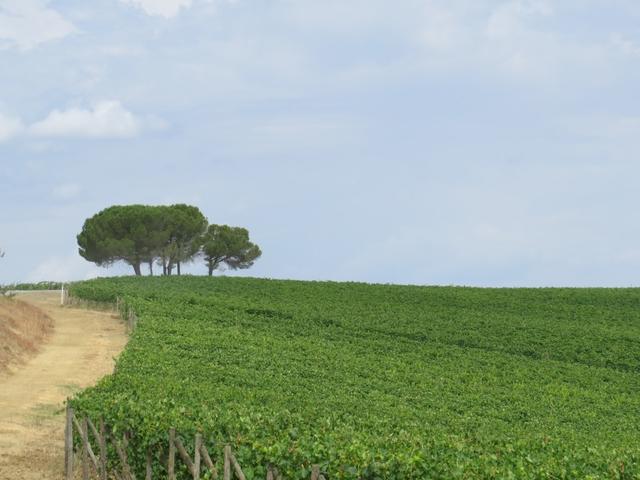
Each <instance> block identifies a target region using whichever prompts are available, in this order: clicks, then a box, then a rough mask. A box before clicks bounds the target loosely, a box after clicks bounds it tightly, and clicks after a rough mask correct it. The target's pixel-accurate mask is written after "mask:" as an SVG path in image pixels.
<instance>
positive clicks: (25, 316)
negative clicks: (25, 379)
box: [0, 297, 53, 375]
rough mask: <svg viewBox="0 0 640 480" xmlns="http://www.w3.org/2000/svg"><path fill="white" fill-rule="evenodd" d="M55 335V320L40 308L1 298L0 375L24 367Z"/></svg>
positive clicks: (12, 299)
mask: <svg viewBox="0 0 640 480" xmlns="http://www.w3.org/2000/svg"><path fill="white" fill-rule="evenodd" d="M52 331H53V320H52V319H51V317H49V316H48V315H47V314H45V313H44V312H43V311H42V310H40V309H39V308H36V307H34V306H33V305H30V304H28V303H25V302H22V301H20V300H17V299H14V298H7V297H0V375H6V374H7V373H10V370H11V369H15V368H16V367H19V365H20V364H24V362H25V360H27V359H28V358H29V357H31V356H33V355H34V354H35V353H36V352H37V351H38V350H39V348H40V346H41V345H42V343H43V342H45V341H46V339H47V338H48V337H49V336H50V335H51V333H52Z"/></svg>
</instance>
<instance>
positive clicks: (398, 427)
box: [72, 277, 640, 479]
mask: <svg viewBox="0 0 640 480" xmlns="http://www.w3.org/2000/svg"><path fill="white" fill-rule="evenodd" d="M72 293H73V294H74V295H76V296H79V297H82V298H85V299H90V300H97V301H111V302H114V301H115V300H116V297H118V296H119V297H122V298H123V300H124V302H125V304H126V305H128V306H129V307H130V308H133V309H134V310H135V312H136V313H137V315H138V318H139V322H138V327H137V329H136V330H135V332H134V334H133V335H132V338H131V340H130V342H129V344H128V346H127V347H126V349H125V351H124V353H123V354H122V356H121V357H120V358H119V360H118V362H117V367H116V373H115V374H114V375H112V376H110V377H107V378H106V379H104V380H103V381H102V382H100V384H99V385H98V386H97V387H95V388H91V389H88V390H86V391H84V392H83V393H81V394H80V395H79V396H77V397H76V398H75V399H74V401H73V405H74V406H75V407H76V408H77V409H78V410H79V411H81V412H86V413H89V414H90V415H91V416H92V417H94V418H97V417H98V416H104V417H105V418H106V420H107V422H108V423H110V424H112V425H114V426H115V427H116V429H120V430H121V429H131V430H133V431H134V432H135V435H134V437H133V438H132V439H131V446H130V448H131V449H132V452H144V449H145V448H146V447H147V446H150V445H153V446H155V447H158V445H160V446H162V444H163V442H165V441H166V437H167V431H168V429H169V428H170V427H176V428H177V429H178V431H179V432H180V433H181V434H182V435H183V436H184V437H185V439H186V441H185V444H187V445H190V444H191V443H192V440H191V436H192V435H193V434H194V433H195V432H196V431H201V432H204V434H205V438H206V439H207V442H208V443H209V444H210V445H214V447H216V448H218V447H220V448H221V445H223V444H224V443H227V442H228V443H231V444H232V445H233V446H234V449H235V450H236V451H237V452H238V453H237V456H238V459H239V460H240V463H241V464H242V465H243V468H244V467H245V465H249V466H251V468H248V469H247V471H246V472H245V473H246V474H247V478H248V479H251V478H265V467H266V465H267V464H269V463H270V464H273V465H276V466H277V467H278V468H279V470H280V471H281V472H283V473H284V475H285V478H305V476H306V478H308V474H309V468H310V464H312V463H319V464H320V465H321V466H322V470H323V472H324V473H325V475H326V477H327V478H328V479H338V478H339V479H358V478H366V479H375V478H383V479H419V478H488V477H500V478H587V477H589V478H637V477H638V476H639V475H640V464H639V463H638V462H639V459H640V445H639V444H638V442H637V432H638V431H639V429H640V381H639V380H640V377H639V374H640V308H639V307H640V290H637V289H475V288H453V287H451V288H450V287H446V288H445V287H413V286H394V285H365V284H356V283H323V282H296V281H275V280H258V279H240V278H214V279H206V278H195V277H192V278H189V277H182V278H176V277H173V278H172V277H169V278H142V279H136V278H120V279H103V280H96V281H90V282H83V283H79V284H76V285H74V286H73V288H72ZM132 457H133V460H132V461H133V462H134V463H135V468H137V469H138V471H139V472H140V475H141V476H142V475H143V473H144V465H143V460H144V458H143V457H144V455H140V454H138V455H137V456H136V454H135V453H132ZM160 460H161V458H160V457H158V459H157V463H156V464H155V465H154V469H155V471H156V472H159V471H163V469H164V467H163V466H162V465H161V461H160ZM218 460H219V458H218ZM184 478H186V477H184Z"/></svg>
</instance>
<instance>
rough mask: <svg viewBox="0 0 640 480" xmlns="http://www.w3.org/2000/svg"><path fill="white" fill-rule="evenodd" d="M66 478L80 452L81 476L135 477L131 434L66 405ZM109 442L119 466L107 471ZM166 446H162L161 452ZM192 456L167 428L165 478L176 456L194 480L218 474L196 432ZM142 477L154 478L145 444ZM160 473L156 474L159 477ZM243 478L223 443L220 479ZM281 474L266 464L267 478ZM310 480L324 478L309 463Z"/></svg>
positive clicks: (171, 478)
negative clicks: (113, 430) (77, 444)
mask: <svg viewBox="0 0 640 480" xmlns="http://www.w3.org/2000/svg"><path fill="white" fill-rule="evenodd" d="M74 433H77V435H78V436H79V438H80V452H77V451H75V449H74V439H75V438H76V437H75V436H74ZM90 434H91V435H92V436H93V438H94V439H95V442H97V446H98V451H97V452H94V451H93V447H92V446H91V441H90ZM64 438H65V479H66V480H73V479H74V474H75V468H76V457H77V456H78V455H79V456H80V462H79V463H80V466H81V469H82V480H90V479H91V478H97V479H99V480H108V478H109V475H111V476H112V478H115V479H116V480H136V477H135V475H134V472H133V471H132V469H131V464H130V461H129V457H128V454H127V446H128V444H129V439H130V438H131V434H130V433H129V432H124V433H123V434H122V439H121V440H120V439H118V438H116V437H115V436H114V435H112V434H111V433H110V429H108V428H107V427H106V426H105V424H104V421H103V420H102V419H100V421H99V423H98V428H96V426H95V424H94V423H93V422H92V421H91V419H90V418H89V417H88V416H86V415H85V416H81V417H78V415H77V414H76V412H75V411H74V409H73V408H72V407H70V406H68V405H67V417H66V426H65V436H64ZM108 442H110V443H111V445H112V446H113V448H114V449H115V451H116V454H117V457H118V462H119V469H118V468H115V469H112V470H111V471H109V463H108V462H107V444H108ZM165 451H166V448H163V452H165ZM193 452H194V453H193V457H191V456H190V455H189V453H188V452H187V449H186V448H185V446H184V444H183V443H182V440H181V439H180V438H179V437H178V436H177V434H176V429H175V428H171V429H170V430H169V448H168V455H167V465H166V470H167V477H166V479H167V480H176V469H177V464H176V460H177V459H179V460H182V462H183V463H184V465H185V466H186V467H187V470H188V471H189V473H190V474H191V476H192V478H193V480H201V478H202V473H203V470H204V471H205V472H206V471H209V472H210V473H211V478H214V479H218V478H220V476H219V472H218V469H217V468H216V466H215V463H214V462H213V460H212V459H211V456H210V454H209V450H207V447H206V446H205V444H204V442H203V441H202V435H201V434H200V433H198V434H196V436H195V442H194V450H193ZM145 465H146V469H145V480H154V478H153V468H152V466H153V451H152V449H151V448H147V450H146V455H145ZM160 478H161V477H158V476H156V479H158V480H160ZM233 478H236V479H237V480H246V477H245V474H244V472H243V471H242V467H241V466H240V463H239V462H238V460H237V458H236V457H235V455H234V454H233V450H232V449H231V446H230V445H225V447H224V451H223V471H222V480H232V479H233ZM282 479H283V477H282V475H281V474H280V473H279V472H278V470H277V469H276V468H275V467H273V466H271V465H269V466H268V467H267V477H266V480H282ZM310 480H326V479H325V477H324V475H323V474H322V473H321V472H320V467H319V466H318V465H313V466H312V471H311V478H310Z"/></svg>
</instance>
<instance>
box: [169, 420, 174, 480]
mask: <svg viewBox="0 0 640 480" xmlns="http://www.w3.org/2000/svg"><path fill="white" fill-rule="evenodd" d="M175 440H176V429H175V428H172V429H170V430H169V460H168V461H167V470H168V472H169V480H176V472H175V464H176V446H175Z"/></svg>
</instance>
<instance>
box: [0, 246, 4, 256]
mask: <svg viewBox="0 0 640 480" xmlns="http://www.w3.org/2000/svg"><path fill="white" fill-rule="evenodd" d="M2 257H4V250H2V249H1V248H0V258H2Z"/></svg>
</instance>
